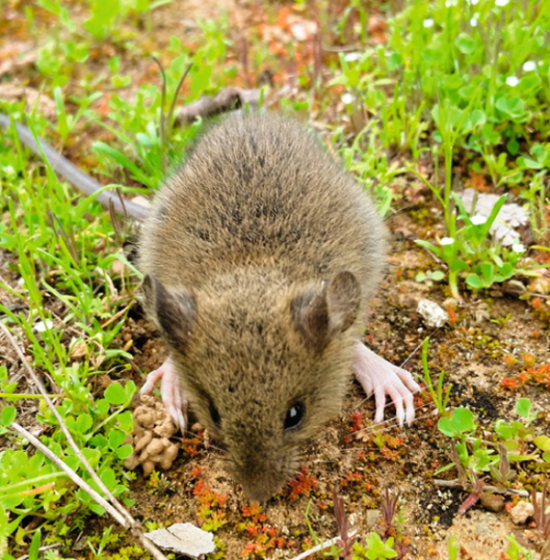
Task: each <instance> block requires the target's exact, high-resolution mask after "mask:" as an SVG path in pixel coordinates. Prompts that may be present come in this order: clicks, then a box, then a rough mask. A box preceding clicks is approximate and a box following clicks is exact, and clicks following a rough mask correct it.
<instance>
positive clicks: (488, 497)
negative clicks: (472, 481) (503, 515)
mask: <svg viewBox="0 0 550 560" xmlns="http://www.w3.org/2000/svg"><path fill="white" fill-rule="evenodd" d="M479 500H480V502H481V505H482V506H483V507H484V508H485V509H488V510H489V511H494V512H495V513H498V512H499V511H501V510H502V508H503V507H504V498H503V497H502V496H501V495H499V494H481V497H480V499H479Z"/></svg>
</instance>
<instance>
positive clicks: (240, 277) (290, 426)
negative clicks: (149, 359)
mask: <svg viewBox="0 0 550 560" xmlns="http://www.w3.org/2000/svg"><path fill="white" fill-rule="evenodd" d="M0 124H2V125H4V126H5V125H7V124H9V119H7V117H5V116H4V115H0ZM17 129H18V133H19V134H20V137H21V140H22V141H23V142H24V143H25V144H26V145H28V146H29V147H31V149H33V150H34V151H36V152H38V153H40V150H39V149H38V147H37V146H36V144H35V143H34V139H33V137H32V134H31V133H30V132H29V131H28V129H26V127H24V126H23V125H17ZM42 147H43V148H45V152H46V155H47V156H48V158H49V160H50V162H51V163H52V164H53V167H54V169H56V170H57V171H58V172H60V173H61V174H62V175H64V176H65V177H66V178H67V179H68V180H69V181H71V182H73V184H75V186H77V188H79V189H80V190H82V191H83V192H85V193H86V194H91V193H92V192H95V191H96V190H97V189H98V188H100V185H99V184H98V183H97V182H95V181H94V180H93V179H91V178H89V177H88V176H87V175H85V174H83V173H82V172H81V171H80V170H78V169H77V168H75V167H74V166H73V165H72V164H71V163H70V162H68V161H67V160H66V159H64V158H63V157H62V156H59V154H57V153H56V152H55V151H54V150H53V149H52V148H51V147H49V146H47V145H46V144H45V143H42ZM103 194H104V195H105V196H103V195H101V198H99V197H98V199H99V201H100V202H102V204H104V205H107V206H108V205H110V204H113V205H115V208H116V209H117V211H119V213H120V212H121V210H122V211H124V210H125V211H126V212H127V214H128V215H130V216H131V217H133V218H134V219H136V220H138V221H142V220H143V219H145V222H144V225H143V228H142V239H141V243H140V256H139V266H140V268H141V270H142V271H143V272H144V273H145V274H146V275H147V276H146V278H145V281H144V285H143V288H144V295H145V305H146V308H147V310H148V313H149V315H150V317H151V318H152V320H153V321H154V322H155V323H156V324H157V326H158V327H159V329H160V331H161V333H162V335H163V337H164V339H165V341H166V344H167V346H168V349H169V351H170V358H169V359H168V360H167V361H166V362H165V363H164V364H163V365H162V366H161V367H160V368H159V369H158V370H156V371H155V372H152V373H151V374H149V378H148V382H147V383H146V384H145V386H144V387H143V389H142V391H146V392H147V391H150V390H151V389H152V387H153V386H154V384H155V382H156V381H157V380H158V379H162V387H161V393H162V396H163V401H164V402H165V405H166V406H167V409H168V410H169V411H170V412H171V414H172V416H173V417H174V418H175V419H176V421H177V422H178V424H179V426H180V427H181V428H182V429H183V428H184V427H185V418H184V413H185V407H186V398H188V399H189V401H190V402H191V405H192V406H193V409H194V411H195V413H196V414H197V416H198V417H199V419H200V420H201V422H202V423H203V424H204V425H205V426H207V427H208V429H209V431H210V432H211V433H212V435H213V436H214V438H215V440H216V443H217V445H219V446H220V447H223V448H224V449H225V451H226V454H227V459H228V470H229V471H230V472H231V473H232V474H233V475H234V477H235V478H236V479H237V480H238V481H239V482H240V483H241V484H242V486H243V487H244V489H245V491H246V493H247V495H248V496H249V497H250V498H252V499H257V500H265V499H267V498H269V497H270V496H271V495H272V494H273V493H274V492H276V491H277V490H278V489H279V488H280V487H281V486H282V485H283V484H284V483H285V482H287V481H288V479H290V478H291V477H292V476H293V474H294V473H295V471H296V470H297V467H298V450H299V448H300V446H301V444H302V443H303V442H304V441H305V440H306V439H307V438H309V437H310V436H311V435H312V434H313V433H315V432H316V431H317V430H319V429H320V428H321V426H322V424H323V423H324V422H325V421H326V420H328V419H330V418H331V417H333V416H334V415H335V414H336V413H337V412H338V410H339V408H340V406H341V403H342V399H343V396H344V394H345V391H346V388H347V387H348V382H349V378H350V376H351V372H352V369H353V370H354V372H355V375H356V377H357V379H358V380H359V381H360V383H361V384H362V385H363V387H364V388H365V391H366V392H367V394H369V395H370V394H372V393H374V394H375V397H376V409H377V412H376V418H375V420H376V421H380V420H381V419H382V418H383V411H384V403H385V396H386V394H388V395H389V396H390V397H391V398H392V400H393V402H394V403H395V405H396V409H397V417H398V420H399V422H400V423H403V420H404V419H405V416H406V419H407V421H409V422H410V421H412V419H413V418H414V404H413V399H412V392H414V391H417V390H418V389H419V387H418V385H417V384H416V383H415V382H414V381H413V379H412V377H411V375H410V374H409V373H408V372H406V371H404V370H401V369H399V368H398V367H396V366H393V365H391V364H389V363H388V362H386V361H385V360H383V359H382V358H380V357H378V356H376V355H375V354H374V353H373V352H371V351H370V350H368V349H367V348H366V347H365V346H364V345H363V344H362V343H361V342H360V341H359V336H360V329H361V325H362V324H363V321H364V320H365V319H366V314H367V305H368V301H369V299H370V298H371V296H372V295H373V293H374V291H375V289H376V287H377V284H378V282H379V280H380V276H381V273H382V270H383V263H384V257H385V249H386V234H385V229H384V227H383V224H382V221H381V219H380V218H379V216H378V215H377V213H376V210H375V208H374V205H373V203H372V202H371V201H370V199H369V197H368V196H367V194H366V193H365V192H364V190H363V189H362V188H361V187H360V186H359V185H358V184H357V183H356V182H355V181H354V180H353V179H352V178H351V176H350V175H348V174H347V173H346V172H344V171H343V170H342V169H341V168H340V167H339V166H338V165H337V164H336V163H335V162H334V161H333V160H332V158H331V157H330V156H329V155H328V154H327V153H326V152H325V151H324V150H323V148H322V147H321V146H320V144H319V143H318V141H317V140H316V139H315V138H314V137H313V136H312V135H310V134H309V133H308V132H306V131H305V130H304V129H303V128H302V127H301V126H298V125H297V124H294V123H292V122H291V121H289V120H287V119H283V118H281V117H276V116H258V115H248V116H232V117H230V118H228V119H226V120H225V121H224V122H223V123H222V124H220V125H218V126H215V127H213V128H212V129H211V130H210V131H209V132H208V133H206V135H205V136H204V137H203V138H202V139H201V141H200V142H199V143H198V145H197V147H196V149H195V150H194V151H193V152H192V153H191V154H190V156H189V158H188V160H187V162H186V163H185V164H184V165H183V166H182V167H181V168H180V169H179V170H178V171H177V172H176V173H175V174H174V176H173V177H172V178H171V179H169V180H168V181H167V183H166V185H165V186H164V187H163V188H162V189H161V190H160V192H159V194H158V196H157V199H156V202H155V205H154V208H153V210H152V211H151V212H147V211H146V210H144V209H143V208H141V207H139V206H138V205H136V204H135V203H133V204H132V203H131V202H130V201H127V202H126V203H125V204H124V208H121V206H122V205H121V202H120V200H118V197H116V196H115V195H113V193H103ZM117 205H118V206H117ZM147 214H148V216H147ZM146 216H147V217H146ZM145 217H146V218H145ZM403 404H405V410H404V408H403Z"/></svg>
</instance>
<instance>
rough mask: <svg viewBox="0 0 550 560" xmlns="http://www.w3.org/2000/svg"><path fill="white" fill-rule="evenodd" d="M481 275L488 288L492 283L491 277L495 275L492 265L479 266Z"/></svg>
mask: <svg viewBox="0 0 550 560" xmlns="http://www.w3.org/2000/svg"><path fill="white" fill-rule="evenodd" d="M481 274H483V278H484V279H485V284H486V286H490V285H491V284H492V283H493V277H494V275H495V267H494V266H493V263H483V264H482V265H481Z"/></svg>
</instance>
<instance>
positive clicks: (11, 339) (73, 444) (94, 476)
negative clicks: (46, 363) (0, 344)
mask: <svg viewBox="0 0 550 560" xmlns="http://www.w3.org/2000/svg"><path fill="white" fill-rule="evenodd" d="M0 328H1V329H2V330H3V331H4V334H5V335H6V337H7V338H8V340H9V342H10V343H11V345H12V346H13V348H14V349H15V351H16V352H17V354H18V355H19V358H20V360H21V362H22V363H23V365H24V366H25V368H26V370H27V372H28V373H29V375H30V376H31V378H32V380H33V381H34V383H35V384H36V386H37V387H38V390H39V391H40V393H41V394H42V396H43V397H44V399H45V401H46V403H47V404H48V406H49V408H50V410H51V411H52V412H53V414H54V416H55V417H56V418H57V421H58V422H59V426H60V428H61V429H62V430H63V433H64V434H65V437H66V438H67V441H68V442H69V444H70V446H71V447H72V448H73V449H74V451H75V453H76V456H77V457H78V459H79V460H80V462H81V463H82V464H83V465H84V467H85V468H86V470H87V471H88V473H89V474H90V476H91V477H92V480H93V481H94V482H95V483H96V484H97V485H98V486H99V488H100V489H101V491H102V492H104V493H105V495H106V496H107V498H108V499H109V501H110V502H111V503H112V504H113V506H114V507H115V508H116V509H117V510H118V511H119V513H120V514H121V515H122V516H123V517H124V518H125V519H126V520H127V521H128V523H130V524H134V523H135V521H134V519H133V518H132V516H131V515H130V514H129V513H128V512H127V511H126V510H125V509H124V508H123V507H122V506H121V505H120V503H119V502H118V500H117V499H116V498H115V497H114V496H113V494H112V493H111V492H110V491H109V489H108V488H107V486H105V484H104V483H103V481H102V480H101V479H100V478H99V476H98V475H97V473H96V472H95V471H94V469H92V467H91V465H90V463H88V460H87V459H86V457H84V455H83V454H82V451H80V448H79V447H78V445H76V442H75V440H74V439H73V436H72V435H71V433H70V432H69V430H68V428H67V426H66V425H65V422H64V421H63V418H61V415H60V414H59V412H58V411H57V408H55V406H54V404H53V403H52V401H51V399H50V397H49V396H48V393H47V392H46V389H45V387H44V385H43V384H42V381H40V379H39V378H38V376H37V375H36V374H35V373H34V371H33V370H32V368H31V366H29V363H28V362H27V360H26V359H25V356H24V355H23V352H21V349H20V348H19V346H18V345H17V342H16V341H15V339H14V337H13V336H12V334H11V333H10V331H9V330H8V328H7V327H6V325H4V323H3V322H2V321H0Z"/></svg>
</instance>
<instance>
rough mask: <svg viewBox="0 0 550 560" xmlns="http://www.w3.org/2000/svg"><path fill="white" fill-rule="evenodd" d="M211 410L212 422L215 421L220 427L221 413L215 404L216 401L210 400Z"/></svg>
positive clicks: (217, 426)
mask: <svg viewBox="0 0 550 560" xmlns="http://www.w3.org/2000/svg"><path fill="white" fill-rule="evenodd" d="M208 410H209V412H210V418H212V422H214V424H215V425H216V428H219V427H220V413H219V412H218V409H217V408H216V407H215V406H214V403H213V402H212V401H210V407H209V409H208Z"/></svg>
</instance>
